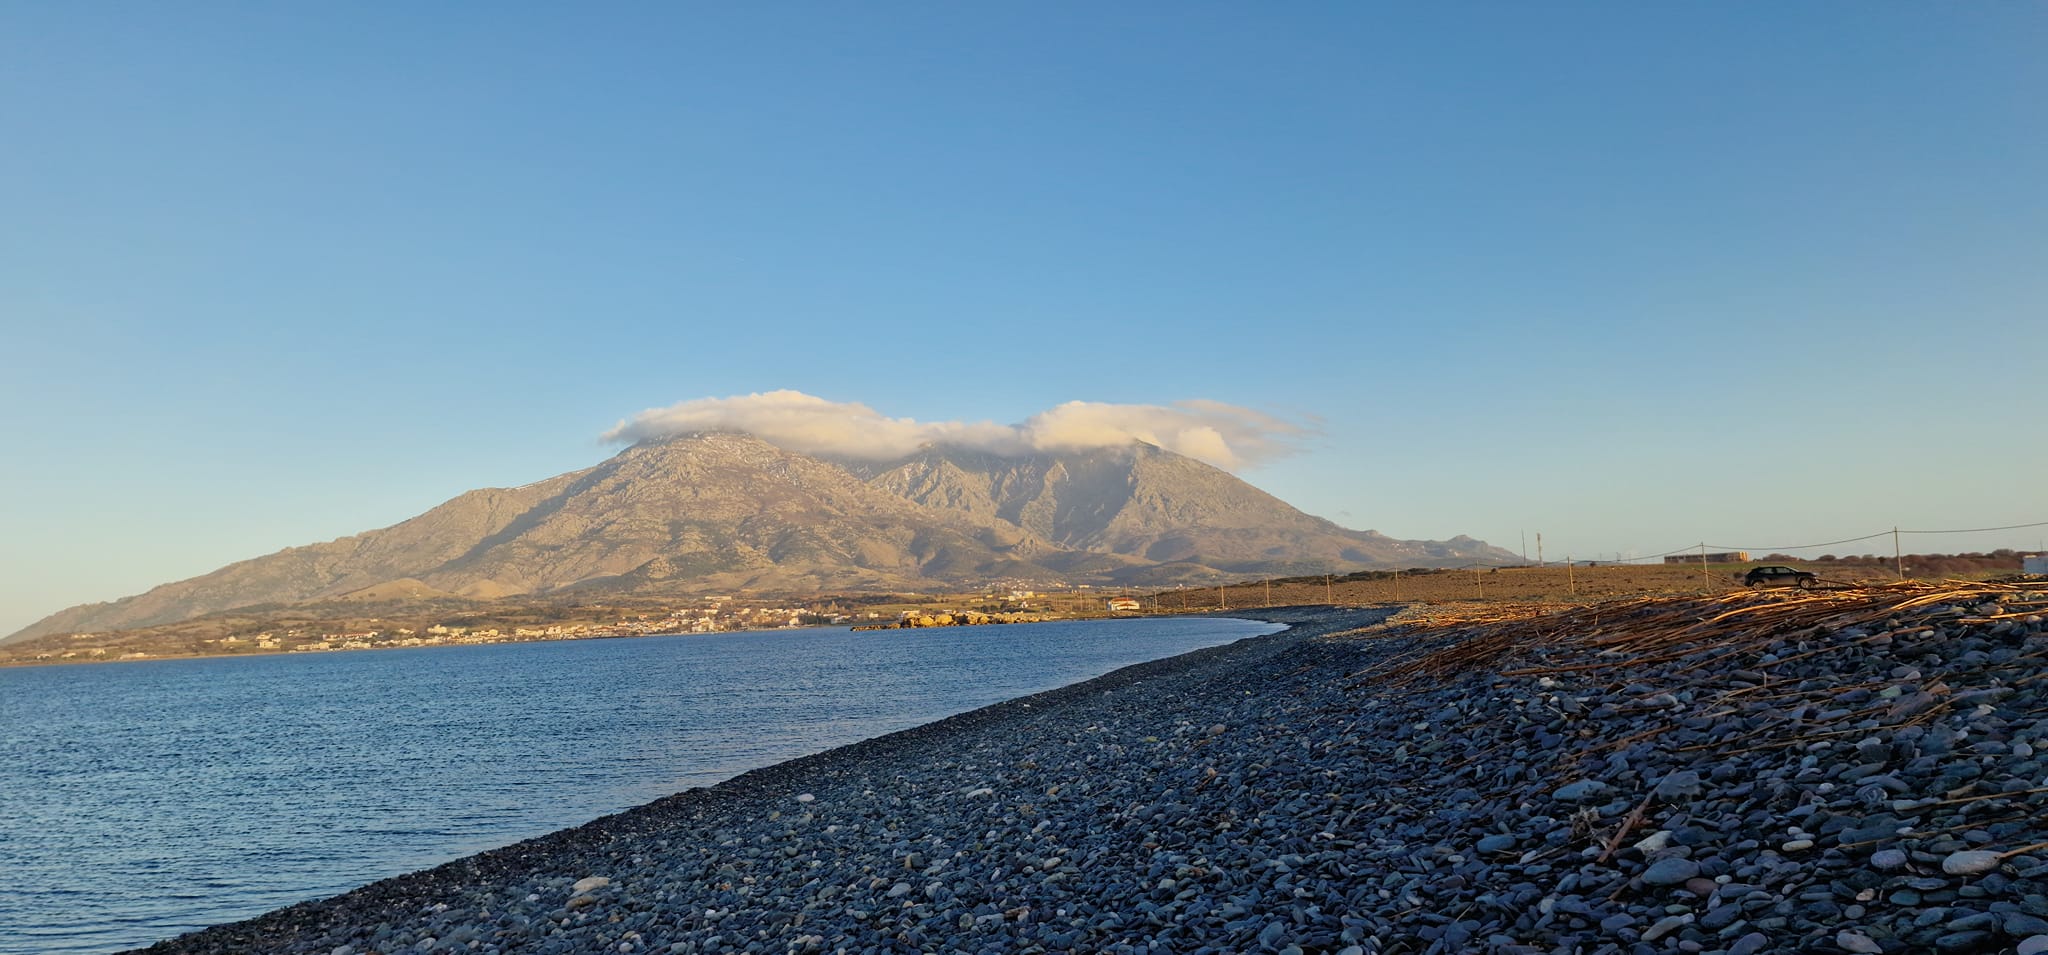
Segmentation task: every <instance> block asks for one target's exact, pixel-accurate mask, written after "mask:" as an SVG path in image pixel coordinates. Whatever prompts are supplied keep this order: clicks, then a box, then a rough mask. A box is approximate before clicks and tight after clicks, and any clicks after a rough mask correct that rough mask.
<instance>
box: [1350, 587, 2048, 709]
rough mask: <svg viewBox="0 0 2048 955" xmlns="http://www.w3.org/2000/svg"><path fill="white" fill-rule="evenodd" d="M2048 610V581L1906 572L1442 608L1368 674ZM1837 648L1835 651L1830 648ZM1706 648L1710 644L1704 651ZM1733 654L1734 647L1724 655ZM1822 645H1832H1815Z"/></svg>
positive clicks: (1705, 655) (1616, 657)
mask: <svg viewBox="0 0 2048 955" xmlns="http://www.w3.org/2000/svg"><path fill="white" fill-rule="evenodd" d="M2042 613H2048V581H2041V580H2018V581H2008V582H1999V581H1961V580H1950V581H1941V582H1938V583H1928V582H1922V581H1901V582H1899V583H1894V584H1885V585H1878V586H1865V587H1855V588H1849V589H1844V590H1830V591H1821V592H1808V591H1795V590H1778V589H1773V590H1747V591H1735V592H1732V593H1726V594H1719V595H1714V596H1701V597H1648V598H1638V599H1630V600H1616V601H1610V602H1607V603H1599V604H1592V605H1588V606H1581V607H1570V608H1559V607H1556V606H1522V607H1507V608H1494V609H1487V610H1478V611H1474V612H1470V613H1459V614H1433V615H1429V616H1427V617H1423V618H1420V619H1416V620H1413V621H1411V622H1408V623H1402V624H1397V625H1395V626H1393V627H1390V628H1388V629H1387V630H1385V631H1384V632H1385V633H1386V634H1387V635H1390V636H1391V635H1420V636H1424V637H1429V636H1441V637H1442V638H1443V639H1441V640H1427V639H1425V640H1424V641H1422V643H1421V645H1420V646H1418V647H1417V649H1416V650H1414V651H1413V652H1411V653H1410V654H1408V655H1407V656H1406V657H1404V658H1401V659H1398V660H1396V661H1394V662H1393V663H1392V665H1391V666H1387V667H1380V668H1376V669H1375V670H1374V671H1373V672H1372V673H1370V674H1359V677H1360V678H1364V679H1370V680H1371V681H1372V682H1374V683H1376V684H1380V685H1390V686H1402V685H1406V684H1407V683H1410V682H1412V681H1414V680H1417V679H1421V678H1424V677H1432V678H1440V677H1444V676H1449V675H1452V674H1456V673H1461V672H1466V671H1470V670H1474V669H1478V668H1482V667H1486V668H1501V670H1502V675H1503V676H1527V675H1534V674H1542V673H1561V672H1566V671H1582V670H1598V669H1601V668H1605V667H1610V666H1615V665H1617V664H1621V663H1631V664H1642V663H1662V662H1670V661H1676V660H1679V659H1680V658H1684V657H1688V656H1694V655H1698V658H1697V659H1693V660H1690V661H1687V663H1686V665H1685V666H1684V667H1683V668H1682V669H1684V670H1692V669H1701V668H1707V667H1711V666H1713V665H1714V663H1715V661H1716V660H1718V659H1720V658H1721V657H1723V656H1726V655H1729V654H1735V653H1741V652H1745V651H1750V650H1755V649H1757V648H1758V647H1760V646H1763V645H1765V644H1769V643H1771V642H1773V641H1776V640H1778V639H1780V638H1782V637H1785V636H1787V635H1789V634H1795V633H1799V632H1803V631H1837V630H1844V629H1849V628H1861V629H1866V630H1870V631H1872V633H1873V634H1874V635H1875V634H1878V633H1883V634H1885V635H1888V636H1892V637H1903V636H1910V635H1912V634H1913V633H1917V632H1925V630H1928V629H1932V624H1931V623H1926V622H1923V621H1924V620H1926V619H1928V618H1930V617H1935V618H1938V619H1939V620H1940V621H1941V622H1944V623H1958V624H1972V623H1995V622H1997V621H2000V620H2006V619H2018V618H2024V617H2027V616H2030V615H2034V614H2042ZM1563 643H1574V644H1579V645H1581V646H1582V647H1586V648H1589V649H1591V650H1593V651H1595V653H1594V655H1593V659H1592V660H1590V661H1589V662H1580V663H1574V664H1563V665H1557V666H1542V665H1538V666H1529V667H1524V668H1521V669H1509V668H1508V667H1510V666H1511V665H1513V664H1515V663H1517V662H1518V661H1520V662H1523V663H1527V662H1531V661H1530V660H1529V659H1528V658H1529V657H1530V656H1531V655H1532V654H1533V653H1534V652H1535V651H1538V650H1540V649H1542V648H1544V647H1552V646H1556V645H1559V644H1563ZM1828 649H1834V647H1830V648H1828ZM1703 651H1707V652H1703ZM1715 651H1723V652H1715ZM1813 652H1816V653H1819V652H1826V650H1815V651H1813Z"/></svg>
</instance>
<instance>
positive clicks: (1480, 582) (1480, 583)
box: [1472, 567, 1486, 600]
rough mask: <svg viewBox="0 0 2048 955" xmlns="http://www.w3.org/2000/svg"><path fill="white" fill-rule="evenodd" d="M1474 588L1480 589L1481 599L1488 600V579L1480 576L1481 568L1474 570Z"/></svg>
mask: <svg viewBox="0 0 2048 955" xmlns="http://www.w3.org/2000/svg"><path fill="white" fill-rule="evenodd" d="M1472 586H1474V587H1477V588H1479V599H1481V600H1485V599H1486V578H1484V577H1481V576H1479V568H1477V567H1474V568H1472Z"/></svg>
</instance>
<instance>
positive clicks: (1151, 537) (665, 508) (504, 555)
mask: <svg viewBox="0 0 2048 955" xmlns="http://www.w3.org/2000/svg"><path fill="white" fill-rule="evenodd" d="M1510 557H1511V555H1509V554H1507V552H1505V551H1501V550H1498V549H1496V548H1491V547H1488V546H1486V545H1485V544H1483V543H1481V542H1478V541H1474V540H1471V539H1469V538H1454V539H1452V540H1450V541H1399V540H1394V539H1392V538H1388V537H1385V536H1383V535H1380V534H1377V533H1374V532H1371V531H1352V530H1347V529H1345V528H1341V527H1338V526H1337V525H1335V524H1332V523H1330V522H1329V521H1326V520H1323V519H1321V518H1317V517H1311V516H1309V515H1307V514H1303V513H1302V512H1300V511H1298V510H1296V509H1294V508H1293V507H1290V506H1288V505H1287V504H1286V503H1285V502H1282V501H1280V500H1279V499H1277V498H1275V497H1273V496H1272V495H1269V494H1266V493H1265V492H1263V491H1260V490H1258V489H1257V488H1254V487H1252V486H1251V485H1249V484H1246V483H1245V482H1243V481H1241V480H1239V479H1237V478H1235V477H1233V476H1231V475H1229V474H1227V473H1225V472H1223V471H1220V470H1217V469H1216V468H1213V467H1210V466H1208V465H1206V464H1202V463H1200V462H1198V461H1195V460H1193V459H1190V458H1186V457H1182V456H1180V455H1177V454H1173V453H1171V452H1168V451H1163V450H1160V449H1158V448H1154V447H1151V446H1148V445H1132V446H1130V447H1128V448H1120V449H1110V450H1102V451H1094V452H1089V453H1085V454H1066V455H1037V456H1031V457H1022V458H1003V457H997V456H994V455H988V454H979V453H971V452H963V451H959V450H955V449H948V448H929V449H926V450H925V451H923V452H920V453H918V454H917V455H914V456H912V457H911V458H909V459H907V460H903V461H897V462H892V463H886V464H863V463H857V462H845V461H839V462H834V461H828V460H824V459H820V458H817V457H811V456H807V455H803V454H798V453H795V452H791V451H787V450H784V449H782V448H778V447H776V446H775V445H772V444H769V443H768V442H766V441H763V440H761V439H759V438H755V437H752V436H749V435H745V434H737V433H729V432H710V433H697V434H687V435H682V436H678V437H673V438H666V439H662V440H657V441H646V442H642V443H640V444H636V445H633V446H632V447H629V448H627V449H625V450H624V451H621V452H620V453H619V454H617V455H616V456H614V457H612V458H611V459H609V460H607V461H605V462H604V463H602V464H599V465H597V466H596V467H593V468H588V469H585V470H582V471H575V472H571V473H568V474H563V475H560V476H557V477H554V478H551V479H549V480H546V481H541V482H538V483H535V484H530V485H526V486H523V487H519V488H512V489H497V488H492V489H485V490H479V491H472V492H469V493H466V494H463V495H461V496H459V497H456V498H454V499H453V500H450V501H448V502H447V503H445V504H442V505H440V506H438V507H435V508H433V509H432V510H429V511H427V512H426V513H424V514H421V515H420V516H418V517H415V518H413V519H411V520H408V521H405V522H403V523H400V524H396V525H393V526H391V527H387V528H384V529H381V530H375V531H369V532H365V533H363V534H358V535H354V536H351V537H344V538H341V539H339V540H335V541H329V542H327V543H323V544H313V545H309V546H305V547H294V548H289V549H286V550H283V551H279V552H277V553H275V554H271V555H268V556H265V557H258V558H255V559H252V560H246V561H240V562H237V563H234V564H230V565H228V566H226V567H223V568H221V569H220V570H217V571H214V572H212V573H210V574H206V575H203V576H200V577H195V578H192V579H189V580H184V581H179V582H176V583H170V584H165V585H162V586H160V587H156V588H154V589H152V590H150V591H149V592H147V593H144V594H140V595H137V596H133V597H127V598H123V599H121V600H117V601H113V602H111V603H99V604H87V605H83V606H79V607H73V608H70V609H68V610H64V611H61V612H59V613H56V614H53V615H51V616H50V617H47V618H45V619H43V620H41V621H38V622H37V623H35V624H33V625H31V626H29V627H27V628H25V629H23V630H21V631H20V632H18V633H16V634H14V635H12V636H10V637H9V638H8V639H9V640H16V639H26V638H29V637H34V636H39V635H44V634H51V633H74V632H90V631H99V630H111V629H125V628H133V627H143V626H152V625H157V624H164V623H173V622H177V621H181V620H187V619H190V618H193V617H196V616H199V615H202V614H206V613H214V612H219V611H223V610H230V609H234V608H238V607H245V606H251V605H257V604H293V603H299V602H304V601H313V600H329V599H334V598H342V597H348V596H349V595H358V598H359V599H377V600H386V599H393V598H404V597H406V596H408V595H417V596H418V597H420V598H422V599H439V598H449V597H458V598H467V599H473V600H492V599H498V598H504V597H512V596H524V595H536V594H549V593H558V592H567V591H571V590H576V591H585V592H593V593H619V594H679V595H681V594H696V593H712V592H724V591H731V590H740V589H754V590H763V589H768V590H776V591H781V592H825V591H838V592H854V591H862V590H914V589H918V588H920V587H926V586H932V585H934V584H944V585H947V586H956V587H957V586H963V585H964V586H975V585H979V584H981V583H983V582H987V581H993V580H999V579H1008V580H1020V581H1047V582H1049V581H1053V580H1079V581H1100V582H1104V583H1129V584H1139V585H1166V584H1172V583H1179V582H1208V581H1213V580H1215V579H1217V578H1218V577H1219V576H1221V575H1224V574H1255V573H1308V572H1324V571H1332V570H1350V569H1356V568H1359V567H1369V566H1393V565H1398V566H1435V565H1444V564H1465V563H1472V562H1475V561H1476V562H1504V561H1506V560H1508V559H1510Z"/></svg>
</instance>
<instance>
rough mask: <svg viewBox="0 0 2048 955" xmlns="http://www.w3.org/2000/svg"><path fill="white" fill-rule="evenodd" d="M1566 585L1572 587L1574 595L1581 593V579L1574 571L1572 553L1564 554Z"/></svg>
mask: <svg viewBox="0 0 2048 955" xmlns="http://www.w3.org/2000/svg"><path fill="white" fill-rule="evenodd" d="M1564 585H1565V586H1566V587H1568V588H1570V589H1571V592H1572V596H1574V597H1576V596H1578V595H1579V579H1578V577H1576V576H1575V575H1573V573H1572V555H1570V554H1566V555H1564Z"/></svg>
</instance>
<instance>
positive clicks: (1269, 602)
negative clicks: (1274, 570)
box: [1266, 577, 1273, 607]
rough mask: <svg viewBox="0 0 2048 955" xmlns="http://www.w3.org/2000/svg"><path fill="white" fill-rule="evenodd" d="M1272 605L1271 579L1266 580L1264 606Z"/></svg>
mask: <svg viewBox="0 0 2048 955" xmlns="http://www.w3.org/2000/svg"><path fill="white" fill-rule="evenodd" d="M1272 605H1273V578H1271V577H1268V578H1266V606H1268V607H1270V606H1272Z"/></svg>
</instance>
